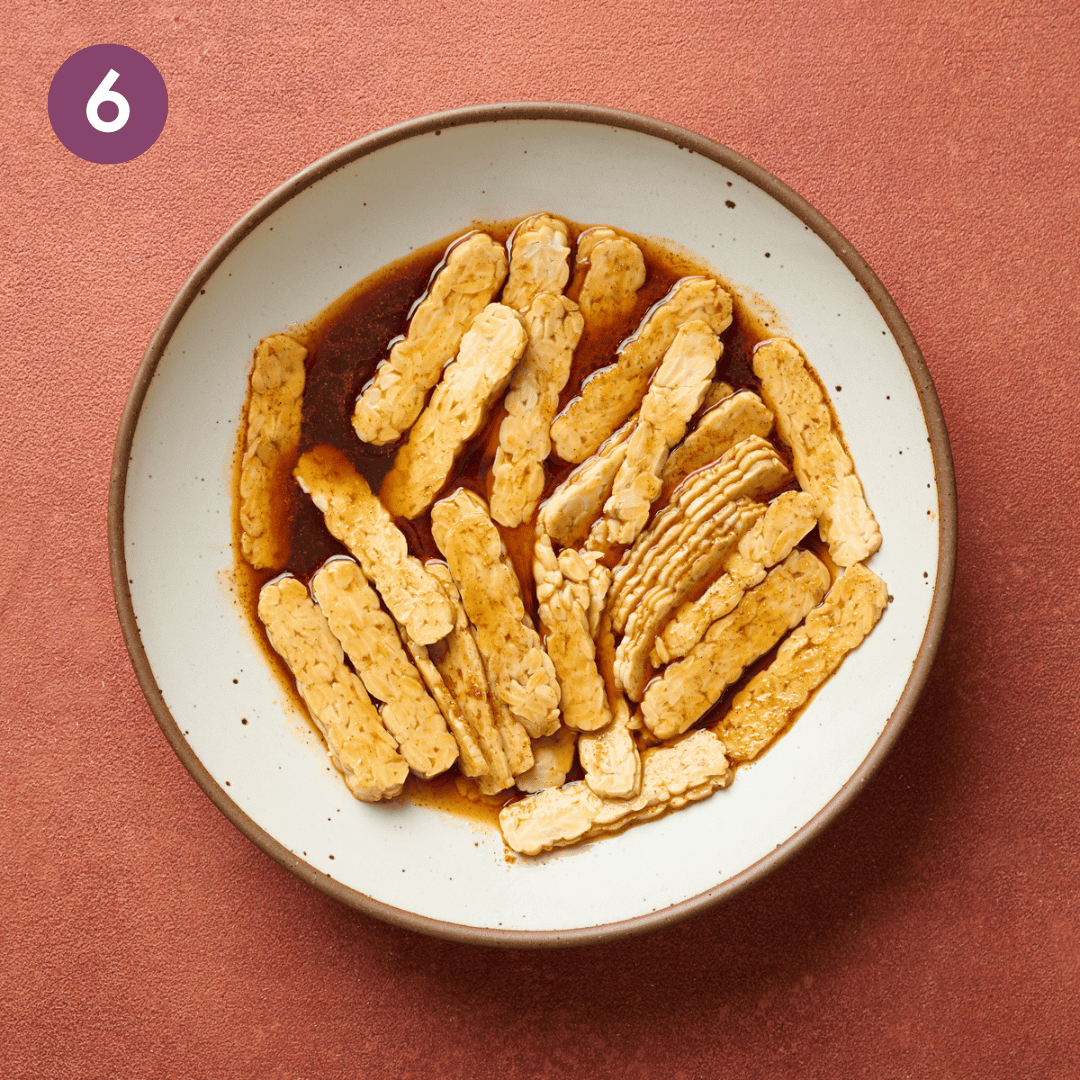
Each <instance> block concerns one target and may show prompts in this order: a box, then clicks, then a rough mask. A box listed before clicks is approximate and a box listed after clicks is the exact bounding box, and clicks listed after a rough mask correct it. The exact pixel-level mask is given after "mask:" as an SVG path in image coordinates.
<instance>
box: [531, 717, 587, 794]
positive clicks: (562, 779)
mask: <svg viewBox="0 0 1080 1080" xmlns="http://www.w3.org/2000/svg"><path fill="white" fill-rule="evenodd" d="M577 738H578V733H577V732H576V731H572V730H571V729H570V728H568V727H561V728H559V730H558V731H556V732H555V734H554V735H544V736H542V737H541V738H539V739H533V741H532V752H533V765H532V768H531V769H529V770H528V771H527V772H523V773H522V774H521V775H520V776H519V777H518V778H517V786H518V788H519V790H521V791H543V790H544V789H545V788H557V787H561V786H562V785H563V784H564V783H566V774H567V773H568V772H569V771H570V770H571V769H572V768H573V767H574V748H575V747H576V745H577Z"/></svg>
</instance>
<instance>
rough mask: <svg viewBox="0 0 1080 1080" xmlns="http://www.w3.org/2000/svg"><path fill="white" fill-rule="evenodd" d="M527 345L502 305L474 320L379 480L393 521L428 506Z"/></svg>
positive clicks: (517, 320) (519, 325)
mask: <svg viewBox="0 0 1080 1080" xmlns="http://www.w3.org/2000/svg"><path fill="white" fill-rule="evenodd" d="M525 342H526V335H525V328H524V326H522V323H521V316H520V315H518V314H517V312H516V311H514V310H513V309H512V308H509V307H507V306H506V305H505V304H489V305H488V306H487V307H486V308H485V309H484V310H483V311H482V312H481V313H480V314H479V315H478V316H477V317H476V318H475V319H474V320H473V324H472V326H471V327H470V328H469V332H468V333H467V334H466V335H465V336H464V338H462V340H461V351H460V352H459V353H458V355H457V359H456V360H454V361H453V362H452V363H451V364H449V365H447V368H446V371H445V372H444V373H443V377H442V379H441V381H440V382H439V385H438V386H436V387H435V392H434V393H433V394H432V395H431V401H430V402H428V407H427V408H426V409H425V410H424V411H423V413H422V414H421V415H420V419H419V420H417V422H416V424H415V425H414V426H413V429H412V431H410V432H409V438H408V441H407V442H406V443H405V445H404V446H402V447H401V449H400V450H398V452H397V457H395V458H394V467H393V468H392V469H391V470H390V471H389V472H388V473H387V474H386V477H385V479H384V480H383V483H382V488H381V489H380V491H379V497H380V498H381V499H382V501H383V504H384V505H385V506H386V509H387V510H389V511H390V513H391V514H393V515H394V517H405V518H410V519H411V518H415V517H418V516H419V515H420V514H422V513H423V512H424V511H425V510H426V509H427V508H428V507H429V506H430V505H431V504H432V502H433V501H434V499H435V496H436V495H437V494H438V493H439V490H440V489H441V488H442V487H443V485H444V484H445V483H446V480H447V477H448V476H449V475H450V470H451V469H452V468H453V466H454V461H455V460H456V458H457V457H458V456H459V455H460V453H461V451H462V450H463V449H464V447H465V443H466V442H468V441H469V439H471V438H472V437H473V435H475V434H476V432H477V430H478V429H479V427H480V425H481V424H482V423H483V421H484V417H485V416H486V415H487V411H488V409H489V407H490V406H491V403H492V402H493V401H494V400H495V398H497V397H498V396H499V394H501V393H502V392H503V389H504V387H505V386H506V384H507V382H509V380H510V375H511V373H512V372H513V370H514V365H515V364H517V362H518V360H519V359H520V358H521V354H522V353H523V352H524V351H525Z"/></svg>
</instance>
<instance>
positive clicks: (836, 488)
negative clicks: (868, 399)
mask: <svg viewBox="0 0 1080 1080" xmlns="http://www.w3.org/2000/svg"><path fill="white" fill-rule="evenodd" d="M754 374H755V375H756V376H757V377H758V378H759V379H760V380H761V396H762V398H764V400H765V404H766V405H768V406H769V408H770V409H772V411H773V412H774V413H775V414H776V431H777V434H778V435H779V436H780V438H781V439H783V440H784V442H785V443H786V444H787V445H788V446H790V447H791V456H792V464H793V467H794V470H795V477H796V479H797V480H798V481H799V486H800V487H801V488H802V489H803V491H808V492H809V493H810V494H811V495H813V496H814V497H815V498H817V500H818V505H819V507H820V509H821V518H820V519H819V522H818V529H819V530H820V532H821V539H822V540H824V541H825V543H827V544H828V545H829V554H830V556H832V559H833V562H835V563H836V564H837V565H838V566H852V565H853V564H854V563H857V562H862V560H863V559H865V558H867V557H868V556H870V555H872V554H873V553H874V552H875V551H877V549H878V548H879V547H880V546H881V531H880V530H879V529H878V523H877V521H876V520H875V519H874V515H873V513H872V512H871V510H870V507H869V506H868V505H867V502H866V497H865V496H864V494H863V489H862V484H861V483H860V482H859V478H858V476H857V475H856V474H855V466H854V464H853V463H852V461H851V458H850V457H849V456H848V453H847V451H846V450H845V449H844V445H843V443H842V442H841V440H840V434H839V430H838V429H837V427H836V425H835V421H834V420H833V415H832V409H831V408H830V406H829V399H828V396H827V395H826V394H825V392H824V390H822V388H821V386H820V385H819V384H818V381H817V380H816V379H815V378H814V376H813V375H812V374H811V372H810V367H809V365H808V363H807V361H806V357H805V356H803V354H802V353H801V352H800V351H799V350H798V349H797V348H796V347H795V346H794V345H793V344H792V343H791V342H790V341H785V340H783V339H782V338H774V339H773V340H772V341H767V342H765V343H764V344H763V345H760V346H758V348H757V349H756V350H755V351H754Z"/></svg>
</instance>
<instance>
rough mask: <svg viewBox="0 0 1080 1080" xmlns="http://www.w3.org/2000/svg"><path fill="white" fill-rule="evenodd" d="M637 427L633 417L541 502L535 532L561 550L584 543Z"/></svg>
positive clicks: (598, 514)
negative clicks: (541, 534) (554, 543)
mask: <svg viewBox="0 0 1080 1080" xmlns="http://www.w3.org/2000/svg"><path fill="white" fill-rule="evenodd" d="M636 423H637V416H636V415H635V416H634V417H632V418H631V419H630V420H627V422H626V423H625V424H623V426H622V427H621V428H619V430H618V431H616V432H615V434H614V435H612V436H611V437H610V438H609V439H607V440H606V441H605V442H604V445H603V446H601V447H600V449H599V450H598V451H597V452H596V453H595V454H593V456H592V457H590V458H588V459H587V460H585V461H584V462H582V463H581V464H580V465H579V466H578V467H577V468H576V469H575V470H574V471H573V472H572V473H571V474H570V475H569V476H568V477H567V478H566V479H565V480H564V481H563V482H562V483H561V484H560V485H559V486H558V487H557V488H556V489H555V490H554V491H553V492H552V493H551V495H549V496H548V498H547V499H545V500H544V502H543V504H542V505H541V507H540V513H539V515H538V516H537V523H536V527H537V528H538V529H542V530H543V531H544V532H546V533H547V534H548V536H550V537H551V538H552V540H554V541H555V542H556V543H558V544H561V545H562V546H563V547H576V546H577V545H578V544H579V543H581V541H582V540H584V539H585V537H586V536H587V535H588V532H589V527H590V526H591V525H592V523H593V522H594V521H595V520H596V519H597V518H598V517H599V516H600V512H601V510H602V509H603V506H604V502H605V500H606V499H607V497H608V496H609V495H610V494H611V487H612V485H613V484H614V483H615V476H616V475H617V473H618V471H619V467H620V466H621V465H622V463H623V461H624V460H625V458H626V447H627V444H628V443H629V441H630V434H631V432H632V431H633V430H634V425H635V424H636Z"/></svg>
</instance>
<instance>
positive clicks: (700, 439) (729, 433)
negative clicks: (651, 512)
mask: <svg viewBox="0 0 1080 1080" xmlns="http://www.w3.org/2000/svg"><path fill="white" fill-rule="evenodd" d="M772 425H773V415H772V413H771V412H769V410H768V409H767V408H766V407H765V403H764V402H763V401H762V400H761V398H759V397H758V396H757V394H755V393H754V392H753V390H740V391H739V392H738V393H737V394H731V395H730V396H728V397H726V398H725V399H724V400H723V401H721V402H719V403H718V404H717V405H715V406H714V407H713V408H711V409H709V411H708V412H705V413H702V415H701V419H700V420H699V421H698V423H697V427H695V428H694V430H693V431H692V432H690V434H689V435H687V436H686V438H685V439H683V441H682V442H681V443H680V444H679V445H678V446H677V447H676V448H675V449H674V450H672V451H671V455H670V456H669V457H668V459H667V463H666V464H665V465H664V471H663V472H662V473H661V474H660V480H661V481H662V483H663V489H662V490H661V492H660V502H661V503H663V502H666V501H667V499H668V498H669V497H670V495H671V493H672V492H673V491H674V490H675V488H677V487H678V486H679V484H681V483H682V482H683V480H685V479H686V477H688V476H689V475H690V474H691V473H692V472H696V471H697V470H698V469H700V468H702V467H703V466H705V465H708V464H710V463H711V462H713V461H715V460H716V459H717V458H718V457H720V456H721V455H722V454H726V453H727V452H728V450H730V449H731V448H732V447H733V446H734V445H735V444H736V443H737V442H742V440H743V439H746V438H749V437H750V436H751V435H760V436H761V437H762V438H763V439H764V438H766V437H767V436H768V434H769V432H770V431H771V430H772Z"/></svg>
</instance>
